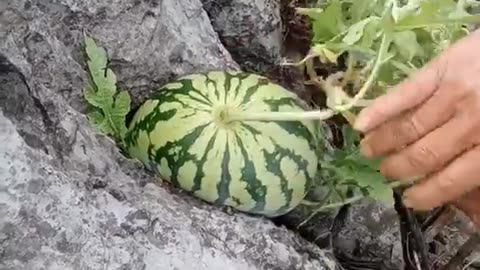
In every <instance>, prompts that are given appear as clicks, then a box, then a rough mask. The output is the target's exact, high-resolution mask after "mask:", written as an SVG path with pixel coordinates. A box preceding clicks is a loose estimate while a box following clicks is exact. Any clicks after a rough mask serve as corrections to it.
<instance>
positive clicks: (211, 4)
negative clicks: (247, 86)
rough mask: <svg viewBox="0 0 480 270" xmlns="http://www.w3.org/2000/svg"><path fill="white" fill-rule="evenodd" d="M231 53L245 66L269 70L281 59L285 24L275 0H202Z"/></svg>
mask: <svg viewBox="0 0 480 270" xmlns="http://www.w3.org/2000/svg"><path fill="white" fill-rule="evenodd" d="M201 1H202V2H203V6H204V8H205V10H206V11H207V13H208V15H209V17H210V20H211V21H212V25H213V27H214V29H215V31H217V33H218V35H219V36H220V39H221V41H222V42H223V44H224V45H225V47H226V48H227V49H228V51H229V52H230V53H231V54H232V57H233V58H234V59H235V60H236V61H237V62H238V63H239V64H240V65H241V67H242V68H243V69H245V70H254V71H264V72H265V71H268V70H269V69H271V68H272V66H273V65H275V64H278V63H279V62H280V60H281V52H282V41H283V24H282V18H281V16H280V2H279V1H276V0H201Z"/></svg>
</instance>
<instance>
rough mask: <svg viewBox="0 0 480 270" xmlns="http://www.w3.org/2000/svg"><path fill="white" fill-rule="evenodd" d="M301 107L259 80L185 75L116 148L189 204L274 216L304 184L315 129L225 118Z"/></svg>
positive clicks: (140, 112) (293, 201) (160, 94)
mask: <svg viewBox="0 0 480 270" xmlns="http://www.w3.org/2000/svg"><path fill="white" fill-rule="evenodd" d="M306 109H307V106H306V104H305V103H304V102H302V100H301V99H300V98H299V97H298V96H297V95H295V94H294V93H293V92H291V91H288V90H287V89H285V88H283V87H281V86H279V85H277V84H275V83H272V82H271V81H269V80H268V79H267V78H265V77H262V76H259V75H255V74H249V73H244V72H233V71H210V72H206V73H200V74H191V75H185V76H182V77H179V78H178V79H176V80H174V81H172V82H169V83H167V84H166V85H164V86H163V87H161V88H160V89H158V91H156V92H155V93H154V94H153V95H152V96H151V97H150V98H149V99H148V100H146V101H145V102H144V103H143V104H141V105H140V106H139V107H138V109H137V110H136V111H135V113H134V115H133V117H132V119H131V121H130V123H129V124H128V131H127V133H126V135H125V138H124V144H125V146H126V151H127V152H128V154H129V155H130V156H131V157H133V158H136V159H138V160H139V161H141V162H142V163H143V164H144V165H145V166H146V167H147V168H148V169H150V170H153V171H155V172H156V173H158V175H159V176H160V178H161V179H163V180H166V181H169V182H171V183H172V184H173V185H174V186H177V187H179V188H181V189H183V190H185V191H187V192H188V193H189V194H192V195H193V196H195V197H197V198H200V199H202V200H204V201H206V202H209V203H211V204H215V205H221V206H230V207H232V208H234V209H237V210H239V211H242V212H247V213H251V214H259V215H265V216H268V217H275V216H279V215H283V214H286V213H287V212H289V211H290V210H292V209H293V208H295V207H296V206H297V205H298V204H299V203H301V201H302V200H303V198H304V197H305V195H306V193H307V192H308V190H309V188H310V186H311V185H312V182H313V180H314V178H315V176H316V173H317V169H318V160H319V156H318V154H319V151H318V145H319V144H318V142H317V141H318V138H319V134H318V132H319V129H318V128H317V123H316V122H314V121H312V120H309V121H307V120H304V121H297V120H295V121H292V120H291V121H257V120H248V121H247V120H245V121H228V119H229V118H228V117H229V116H230V115H232V114H234V115H238V114H240V115H241V114H242V113H248V114H255V113H258V112H277V111H278V112H282V111H283V112H303V111H305V110H306Z"/></svg>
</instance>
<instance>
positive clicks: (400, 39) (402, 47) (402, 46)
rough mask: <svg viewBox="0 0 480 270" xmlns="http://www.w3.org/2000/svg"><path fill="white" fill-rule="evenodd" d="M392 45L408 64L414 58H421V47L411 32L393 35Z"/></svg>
mask: <svg viewBox="0 0 480 270" xmlns="http://www.w3.org/2000/svg"><path fill="white" fill-rule="evenodd" d="M393 43H394V44H395V45H396V47H397V50H398V52H399V53H400V54H401V55H402V56H403V58H404V59H405V60H406V61H408V62H410V61H412V59H413V57H415V56H423V55H424V51H423V48H422V46H420V44H418V42H417V35H416V34H415V32H413V31H411V30H405V31H399V32H395V33H393Z"/></svg>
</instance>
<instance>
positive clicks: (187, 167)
mask: <svg viewBox="0 0 480 270" xmlns="http://www.w3.org/2000/svg"><path fill="white" fill-rule="evenodd" d="M472 4H474V2H472V1H466V0H463V1H462V0H459V1H453V0H409V1H396V0H355V1H352V0H329V1H319V3H318V4H317V6H315V7H312V8H302V9H298V12H299V13H300V14H303V15H305V16H308V17H309V18H310V19H311V22H312V30H313V32H314V36H313V40H312V48H311V51H310V53H309V55H307V56H306V57H305V58H304V59H303V60H302V61H300V62H299V63H291V64H294V65H298V66H301V67H302V68H304V69H305V70H306V72H307V73H308V74H309V77H310V81H309V83H310V84H314V85H316V86H318V88H319V89H321V91H324V92H325V93H326V94H327V105H328V108H326V109H322V110H314V109H312V108H308V106H306V104H305V103H304V102H303V101H302V100H300V99H299V97H298V96H296V95H295V94H294V93H292V92H291V91H288V90H287V89H285V88H283V87H281V86H279V85H277V84H274V83H272V82H270V81H269V80H268V79H267V78H264V77H262V76H259V75H255V74H248V73H243V72H234V71H213V72H208V73H199V74H190V75H185V76H182V77H180V78H177V79H176V80H174V81H172V82H169V83H167V84H166V85H164V86H162V87H160V88H159V89H157V91H156V92H155V93H154V94H153V95H152V97H150V98H149V99H148V100H147V101H145V102H144V103H143V104H142V105H141V106H140V107H139V108H138V110H137V111H136V112H135V114H134V117H133V119H132V121H131V123H130V125H129V126H128V127H126V126H125V115H126V114H127V113H128V111H129V110H130V97H129V96H128V93H127V92H126V91H123V92H121V93H120V94H116V86H115V76H114V74H113V72H112V71H111V70H110V69H108V67H107V62H108V61H107V56H106V53H105V51H104V50H103V49H101V48H98V47H96V45H95V43H94V41H93V39H91V38H88V37H87V38H86V41H85V42H86V52H87V56H88V57H89V61H88V68H89V71H90V74H91V78H92V79H91V81H90V85H89V86H88V87H87V88H86V91H85V98H86V100H87V102H88V103H89V104H90V105H92V112H90V114H89V118H90V120H91V121H92V122H93V123H94V124H95V125H96V126H97V127H99V129H100V130H101V131H102V132H105V133H106V134H109V135H112V136H113V137H114V138H115V139H116V140H117V141H118V142H119V143H120V145H121V147H122V149H124V150H125V151H126V152H127V153H128V154H129V155H130V156H131V157H133V158H136V159H138V160H140V161H141V162H142V163H143V164H144V165H145V166H146V167H147V168H148V169H150V170H154V171H156V172H157V173H158V174H159V176H161V178H162V179H164V180H167V181H170V182H172V183H173V184H175V185H176V186H178V187H180V188H182V189H184V190H186V191H188V192H189V193H190V194H192V195H193V196H196V197H198V198H201V199H203V200H205V201H207V202H210V203H214V204H219V205H228V206H231V207H233V208H236V209H238V210H240V211H244V212H249V213H254V214H262V215H266V216H269V217H274V216H278V215H283V214H285V213H288V212H289V211H291V210H292V209H293V208H295V207H297V206H298V205H299V204H301V203H302V201H303V202H304V203H307V202H305V201H304V198H305V196H306V194H307V193H308V192H309V191H310V190H311V189H315V188H318V185H323V186H327V187H330V188H331V189H332V190H331V192H327V193H328V194H329V195H328V196H327V198H323V199H322V202H321V203H319V204H318V207H317V208H318V209H317V211H320V210H326V209H329V208H331V207H335V206H339V205H341V204H343V203H349V202H353V201H355V200H357V199H359V198H363V197H371V198H373V199H376V200H380V201H384V202H386V203H392V196H391V195H392V194H391V186H392V185H395V184H396V183H393V184H388V183H387V181H386V180H385V179H384V178H383V177H382V176H381V175H380V174H379V173H378V166H377V164H378V163H376V161H367V160H365V159H363V158H362V157H361V156H360V155H359V153H358V149H357V146H356V144H355V141H356V139H354V137H355V136H357V137H358V134H355V132H354V131H353V129H348V128H347V129H345V130H344V136H350V138H348V137H345V140H344V141H346V142H345V145H344V147H343V148H341V149H336V150H335V151H334V153H333V154H332V155H331V156H329V157H327V153H326V152H325V151H324V149H323V147H322V145H323V140H324V137H323V136H324V134H323V132H322V129H321V128H320V125H319V123H320V122H321V121H323V120H326V119H328V118H330V117H332V116H334V115H337V114H341V115H343V116H344V117H345V118H346V119H347V120H348V121H349V122H350V123H353V120H354V118H355V113H356V110H357V107H361V106H365V105H366V104H368V98H374V97H375V96H378V95H379V94H382V93H384V92H385V91H387V89H388V87H389V86H392V85H394V84H395V83H397V82H399V81H401V80H402V79H404V78H405V77H407V76H408V75H409V74H411V73H412V72H415V70H417V69H419V68H421V67H422V66H423V65H425V64H426V63H427V62H428V61H429V60H431V59H432V58H433V57H435V56H436V55H438V54H439V53H441V52H442V51H443V50H444V49H445V48H446V47H447V46H448V45H449V44H451V43H452V42H454V41H456V40H458V39H459V38H461V37H462V36H464V35H466V34H468V30H467V28H466V27H465V25H466V24H467V23H474V22H480V16H479V15H472V14H470V13H469V9H470V8H471V6H472ZM343 55H345V56H346V58H347V69H346V70H345V71H342V72H340V73H335V74H330V75H329V76H328V77H326V78H322V77H320V76H318V75H317V74H316V72H315V68H314V67H315V66H314V63H315V62H314V60H316V59H319V60H320V62H322V63H334V64H338V58H339V57H340V56H343ZM349 93H353V94H349ZM349 139H350V141H349ZM319 175H323V176H326V180H325V181H326V182H319V180H318V179H319V177H318V176H319ZM324 178H325V177H324ZM352 190H354V191H355V192H354V195H353V196H354V197H350V198H347V197H345V196H346V194H347V193H350V192H347V191H352ZM313 204H315V203H313Z"/></svg>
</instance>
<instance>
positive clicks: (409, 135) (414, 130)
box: [393, 115, 423, 141]
mask: <svg viewBox="0 0 480 270" xmlns="http://www.w3.org/2000/svg"><path fill="white" fill-rule="evenodd" d="M422 130H423V127H422V124H421V123H420V122H419V121H418V119H417V117H415V116H414V115H412V116H410V117H407V118H406V119H405V120H404V121H402V122H401V125H400V128H399V129H398V130H396V131H393V132H394V133H396V134H397V135H396V136H397V137H400V140H402V141H403V140H406V141H410V140H414V139H416V138H418V137H419V136H420V135H421V134H422Z"/></svg>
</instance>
